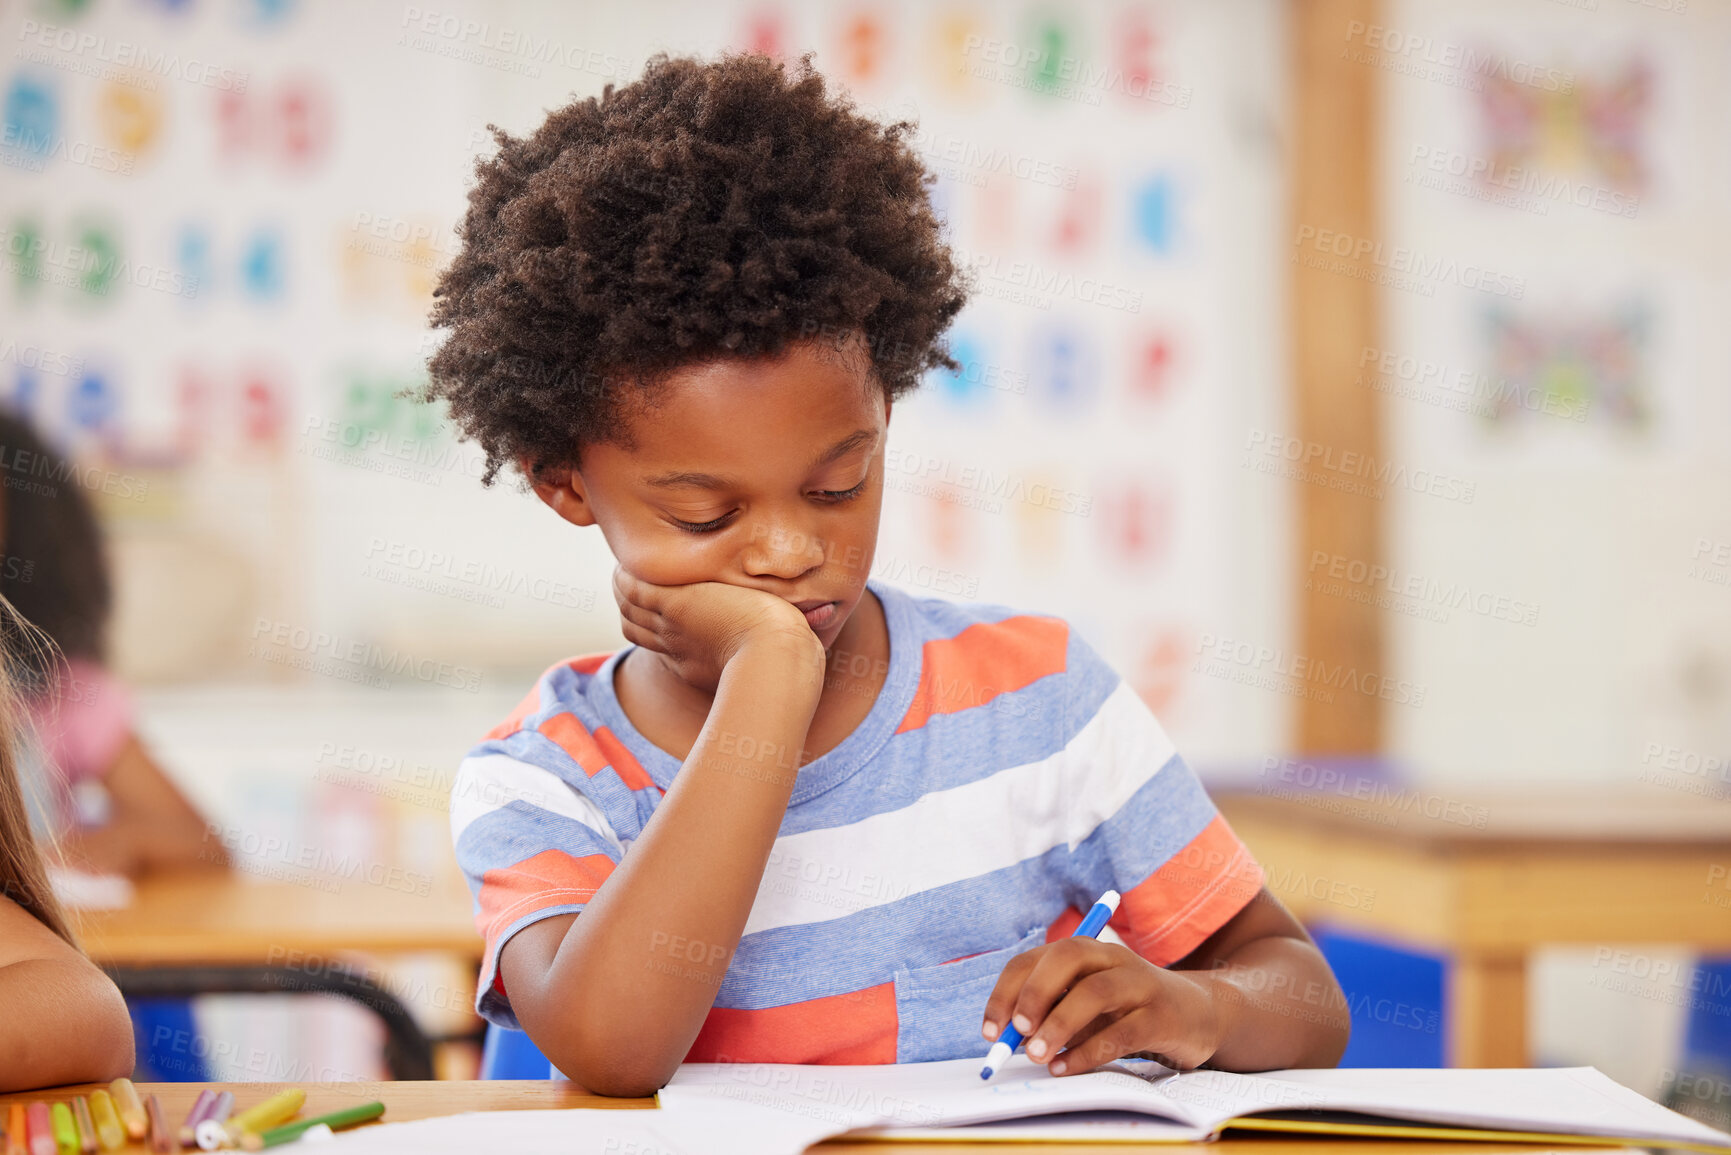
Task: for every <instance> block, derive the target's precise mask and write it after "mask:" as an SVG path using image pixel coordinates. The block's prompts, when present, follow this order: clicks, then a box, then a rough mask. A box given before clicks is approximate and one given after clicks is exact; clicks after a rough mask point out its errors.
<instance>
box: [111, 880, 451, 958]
mask: <svg viewBox="0 0 1731 1155" xmlns="http://www.w3.org/2000/svg"><path fill="white" fill-rule="evenodd" d="M77 922H78V932H79V938H80V941H81V942H82V943H83V945H84V949H85V950H86V951H88V952H89V954H90V956H91V958H93V959H95V960H96V961H97V962H98V963H99V964H101V965H104V966H162V965H171V964H181V963H278V962H281V961H282V958H283V955H284V952H286V951H289V950H297V951H314V952H321V953H325V954H331V953H343V952H363V953H368V954H392V953H398V952H405V951H441V952H447V953H450V954H455V955H460V956H462V957H464V958H468V959H479V958H480V957H481V937H480V935H479V934H478V933H477V932H476V930H475V922H474V919H473V917H472V916H471V915H470V906H469V891H468V888H467V887H465V886H464V885H463V883H462V880H461V879H460V878H458V877H457V875H456V869H455V867H454V866H453V867H452V869H451V872H450V875H449V876H447V877H439V878H435V879H434V880H433V884H432V885H431V887H430V888H429V893H427V894H425V895H420V894H415V893H413V892H412V889H411V890H410V891H408V892H405V891H403V890H400V889H393V888H392V886H390V885H386V884H373V883H369V882H367V881H365V880H364V879H347V880H343V881H342V882H341V883H340V885H339V889H337V890H335V891H328V890H324V889H321V888H319V887H317V886H312V885H303V884H301V883H294V882H275V881H269V880H264V879H259V878H257V877H254V876H251V875H247V874H240V873H236V874H225V873H220V872H210V873H197V874H179V875H161V876H157V877H154V878H145V879H142V880H140V881H139V883H138V884H137V892H136V895H135V898H134V901H133V903H132V905H131V906H129V907H127V908H126V909H124V910H112V911H85V912H83V913H82V914H81V915H80V917H79V918H78V919H77Z"/></svg>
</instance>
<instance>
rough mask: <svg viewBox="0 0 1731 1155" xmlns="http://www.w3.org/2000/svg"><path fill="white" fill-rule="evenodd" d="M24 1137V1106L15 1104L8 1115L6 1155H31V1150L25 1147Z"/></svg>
mask: <svg viewBox="0 0 1731 1155" xmlns="http://www.w3.org/2000/svg"><path fill="white" fill-rule="evenodd" d="M26 1142H27V1140H26V1139H25V1137H24V1104H22V1103H14V1104H12V1109H11V1110H10V1111H8V1112H7V1113H6V1155H30V1148H29V1147H27V1146H25V1143H26Z"/></svg>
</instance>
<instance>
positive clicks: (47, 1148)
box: [25, 1099, 55, 1155]
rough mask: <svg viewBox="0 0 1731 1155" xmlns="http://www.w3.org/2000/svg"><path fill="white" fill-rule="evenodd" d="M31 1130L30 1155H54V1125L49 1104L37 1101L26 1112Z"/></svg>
mask: <svg viewBox="0 0 1731 1155" xmlns="http://www.w3.org/2000/svg"><path fill="white" fill-rule="evenodd" d="M25 1114H26V1117H27V1119H28V1121H29V1129H30V1155H54V1151H55V1146H54V1123H53V1120H52V1119H50V1118H49V1115H48V1104H47V1103H44V1102H43V1101H42V1100H41V1099H37V1100H36V1101H35V1102H33V1103H31V1104H30V1107H29V1109H28V1110H27V1111H26V1112H25Z"/></svg>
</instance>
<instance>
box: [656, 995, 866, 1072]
mask: <svg viewBox="0 0 1731 1155" xmlns="http://www.w3.org/2000/svg"><path fill="white" fill-rule="evenodd" d="M685 1061H686V1062H688V1063H847V1064H865V1063H893V1062H895V1061H896V985H895V984H894V983H879V984H878V985H877V986H874V987H866V988H865V989H864V990H858V991H849V992H848V993H847V994H841V995H829V996H826V997H824V998H821V999H806V1000H805V1001H803V1002H798V1003H787V1004H786V1005H784V1006H779V1007H765V1008H762V1009H760V1010H753V1011H747V1010H735V1009H731V1008H728V1007H715V1008H714V1009H712V1010H711V1011H710V1012H709V1017H708V1018H706V1019H704V1020H703V1029H702V1030H700V1031H698V1032H697V1039H696V1041H695V1042H693V1043H692V1044H691V1050H690V1051H688V1052H687V1053H686V1056H685Z"/></svg>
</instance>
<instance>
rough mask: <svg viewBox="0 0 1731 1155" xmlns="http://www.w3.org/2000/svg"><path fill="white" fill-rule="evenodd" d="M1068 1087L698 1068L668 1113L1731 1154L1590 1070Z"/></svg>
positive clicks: (1094, 1082) (925, 1070)
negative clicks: (739, 1111)
mask: <svg viewBox="0 0 1731 1155" xmlns="http://www.w3.org/2000/svg"><path fill="white" fill-rule="evenodd" d="M1125 1066H1131V1067H1134V1068H1135V1069H1136V1070H1137V1072H1138V1073H1137V1074H1136V1075H1132V1074H1129V1073H1127V1072H1126V1071H1124V1070H1112V1069H1108V1070H1103V1071H1098V1072H1094V1073H1092V1074H1088V1075H1079V1076H1072V1077H1070V1078H1064V1079H1054V1078H1052V1077H1051V1076H1050V1075H1049V1074H1047V1072H1046V1069H1045V1068H1044V1067H1041V1066H1040V1065H1038V1064H1036V1063H1034V1062H1033V1061H1032V1060H1030V1059H1028V1058H1027V1057H1026V1056H1025V1055H1017V1056H1015V1057H1013V1058H1012V1059H1011V1060H1010V1062H1009V1063H1007V1064H1006V1065H1005V1067H1004V1069H1003V1070H1002V1071H1000V1072H999V1073H998V1074H997V1076H996V1077H994V1078H993V1079H992V1080H991V1081H990V1082H986V1083H982V1082H981V1080H980V1078H979V1067H980V1064H979V1062H978V1060H974V1059H958V1060H955V1061H952V1062H942V1063H906V1064H899V1065H897V1064H885V1065H881V1066H869V1067H839V1066H837V1067H829V1066H795V1065H780V1064H690V1065H687V1066H683V1067H681V1068H680V1069H679V1072H678V1073H677V1074H676V1075H675V1076H674V1079H673V1082H672V1084H670V1085H669V1086H668V1087H666V1088H664V1089H663V1090H662V1092H661V1101H662V1102H663V1103H678V1102H686V1101H691V1100H695V1099H702V1098H710V1099H714V1098H731V1099H735V1100H737V1101H741V1102H750V1103H754V1104H756V1105H759V1106H765V1107H772V1108H775V1109H777V1110H781V1111H786V1112H790V1113H801V1112H803V1113H821V1114H823V1115H825V1116H826V1117H829V1118H832V1119H834V1120H835V1121H838V1122H841V1121H845V1122H848V1123H850V1124H851V1125H853V1126H855V1127H860V1128H865V1127H874V1126H875V1127H895V1128H897V1129H927V1128H941V1127H954V1126H958V1125H963V1124H970V1123H981V1122H990V1121H995V1120H1006V1119H1019V1118H1028V1117H1031V1116H1038V1115H1049V1114H1055V1113H1060V1112H1075V1111H1132V1112H1136V1113H1138V1114H1149V1115H1156V1116H1159V1117H1162V1118H1164V1119H1167V1120H1170V1121H1171V1122H1173V1123H1176V1124H1188V1125H1189V1126H1190V1130H1189V1131H1188V1132H1187V1133H1188V1134H1190V1135H1193V1136H1195V1137H1201V1136H1203V1135H1207V1134H1212V1133H1213V1132H1214V1131H1215V1130H1217V1129H1218V1127H1219V1126H1220V1124H1222V1123H1223V1122H1225V1121H1226V1120H1228V1119H1232V1118H1234V1117H1237V1116H1240V1115H1247V1114H1253V1113H1261V1112H1273V1111H1296V1110H1325V1111H1353V1112H1360V1113H1364V1114H1372V1115H1378V1116H1382V1117H1385V1118H1390V1119H1406V1120H1413V1121H1418V1122H1427V1123H1436V1124H1446V1125H1454V1126H1464V1127H1485V1128H1494V1129H1502V1130H1522V1131H1551V1132H1557V1133H1560V1134H1580V1135H1586V1134H1594V1135H1615V1136H1619V1137H1626V1138H1631V1139H1652V1140H1665V1141H1672V1142H1678V1141H1686V1142H1695V1143H1706V1144H1724V1145H1727V1146H1731V1135H1726V1134H1724V1133H1722V1132H1719V1131H1715V1130H1713V1129H1712V1128H1710V1127H1707V1126H1706V1125H1705V1124H1702V1123H1699V1122H1696V1121H1695V1120H1693V1119H1689V1118H1687V1117H1685V1116H1683V1115H1679V1114H1677V1113H1676V1112H1674V1111H1669V1110H1667V1109H1665V1108H1664V1107H1661V1106H1659V1105H1658V1104H1657V1103H1654V1102H1652V1101H1650V1100H1648V1099H1646V1098H1643V1097H1642V1096H1641V1095H1638V1094H1636V1093H1635V1092H1634V1091H1631V1090H1629V1089H1628V1088H1626V1087H1623V1086H1621V1085H1620V1084H1618V1083H1616V1082H1614V1081H1612V1080H1611V1079H1609V1078H1607V1077H1605V1076H1604V1075H1602V1074H1600V1073H1599V1072H1598V1071H1596V1070H1594V1069H1592V1068H1590V1067H1580V1068H1569V1069H1552V1070H1545V1069H1539V1070H1500V1071H1499V1070H1435V1069H1414V1070H1365V1069H1353V1070H1301V1071H1275V1072H1270V1073H1268V1074H1264V1075H1239V1074H1233V1073H1231V1072H1227V1071H1193V1072H1190V1073H1188V1074H1185V1075H1173V1074H1172V1073H1171V1072H1169V1071H1168V1070H1167V1069H1166V1068H1164V1067H1161V1066H1159V1064H1153V1063H1134V1064H1125Z"/></svg>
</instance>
